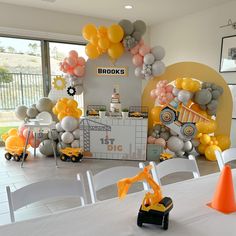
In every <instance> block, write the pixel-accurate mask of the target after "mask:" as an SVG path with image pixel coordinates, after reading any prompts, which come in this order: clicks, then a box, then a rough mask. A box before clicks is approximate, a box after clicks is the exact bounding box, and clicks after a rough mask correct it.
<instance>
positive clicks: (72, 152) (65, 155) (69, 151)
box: [60, 147, 84, 162]
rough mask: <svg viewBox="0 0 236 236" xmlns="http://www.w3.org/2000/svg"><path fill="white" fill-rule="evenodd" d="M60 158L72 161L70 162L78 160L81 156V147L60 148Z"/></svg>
mask: <svg viewBox="0 0 236 236" xmlns="http://www.w3.org/2000/svg"><path fill="white" fill-rule="evenodd" d="M60 153H61V156H60V159H61V160H62V161H72V162H79V161H81V160H82V158H83V156H84V155H83V149H82V148H71V147H66V148H62V149H60Z"/></svg>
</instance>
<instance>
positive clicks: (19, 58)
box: [0, 52, 61, 74]
mask: <svg viewBox="0 0 236 236" xmlns="http://www.w3.org/2000/svg"><path fill="white" fill-rule="evenodd" d="M50 62H51V73H52V74H60V73H61V72H60V70H59V63H60V60H56V59H54V58H51V61H50ZM0 67H4V68H7V69H8V70H9V71H10V72H12V73H20V72H21V73H29V74H42V69H41V57H40V56H33V55H27V54H18V53H2V52H1V53H0Z"/></svg>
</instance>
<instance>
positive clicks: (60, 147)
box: [57, 142, 70, 152]
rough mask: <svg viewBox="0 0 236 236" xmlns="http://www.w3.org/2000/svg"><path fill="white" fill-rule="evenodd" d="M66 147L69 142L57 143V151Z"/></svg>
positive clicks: (68, 145)
mask: <svg viewBox="0 0 236 236" xmlns="http://www.w3.org/2000/svg"><path fill="white" fill-rule="evenodd" d="M67 147H70V144H67V143H63V142H60V143H58V144H57V151H58V152H60V149H64V148H67Z"/></svg>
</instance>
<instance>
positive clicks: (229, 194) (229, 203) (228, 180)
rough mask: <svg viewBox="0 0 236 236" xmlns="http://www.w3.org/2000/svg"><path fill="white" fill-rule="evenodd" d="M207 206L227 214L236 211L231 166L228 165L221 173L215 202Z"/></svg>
mask: <svg viewBox="0 0 236 236" xmlns="http://www.w3.org/2000/svg"><path fill="white" fill-rule="evenodd" d="M207 205H208V206H209V207H211V208H213V209H215V210H217V211H220V212H223V213H225V214H229V213H232V212H235V211H236V203H235V199H234V184H233V178H232V173H231V168H230V166H229V165H226V166H225V167H224V169H223V170H222V171H221V175H220V179H219V181H218V184H217V188H216V191H215V194H214V197H213V200H212V202H210V203H208V204H207Z"/></svg>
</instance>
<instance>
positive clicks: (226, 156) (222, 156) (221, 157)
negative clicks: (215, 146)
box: [215, 148, 236, 170]
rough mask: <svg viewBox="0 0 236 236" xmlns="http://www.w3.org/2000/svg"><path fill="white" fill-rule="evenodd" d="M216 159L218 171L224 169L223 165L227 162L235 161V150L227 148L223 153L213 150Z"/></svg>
mask: <svg viewBox="0 0 236 236" xmlns="http://www.w3.org/2000/svg"><path fill="white" fill-rule="evenodd" d="M215 155H216V159H217V162H218V165H219V168H220V170H222V169H223V168H224V165H225V164H226V163H228V162H231V161H235V160H236V148H229V149H226V150H225V151H223V152H220V151H219V150H215Z"/></svg>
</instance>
